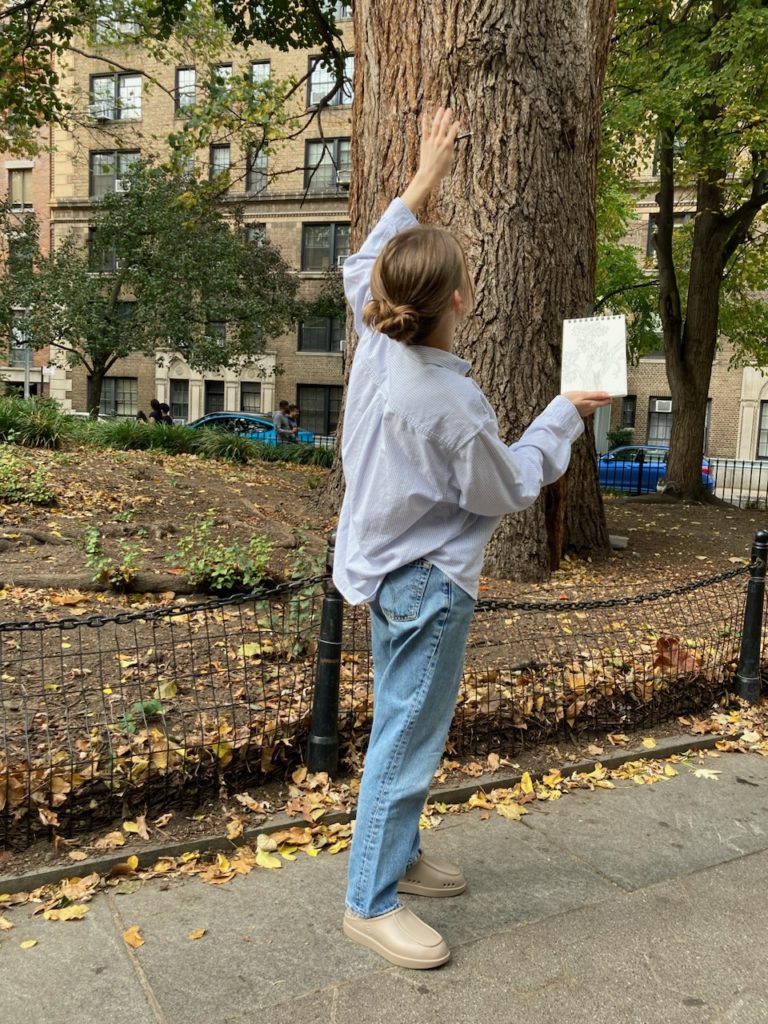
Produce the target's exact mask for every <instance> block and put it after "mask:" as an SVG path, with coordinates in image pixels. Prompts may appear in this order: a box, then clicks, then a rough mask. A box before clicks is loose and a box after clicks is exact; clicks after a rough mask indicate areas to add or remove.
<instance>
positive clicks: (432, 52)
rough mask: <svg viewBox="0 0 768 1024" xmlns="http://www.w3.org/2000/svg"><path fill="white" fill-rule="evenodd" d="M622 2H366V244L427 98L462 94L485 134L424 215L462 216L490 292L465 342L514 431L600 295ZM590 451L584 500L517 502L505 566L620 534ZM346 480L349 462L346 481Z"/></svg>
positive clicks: (356, 181) (585, 446) (357, 207)
mask: <svg viewBox="0 0 768 1024" xmlns="http://www.w3.org/2000/svg"><path fill="white" fill-rule="evenodd" d="M613 15H614V0H578V2H577V0H565V2H562V3H558V4H552V3H550V2H548V0H529V2H528V3H525V4H509V3H508V2H507V0H439V2H436V3H431V4H414V3H413V2H412V0H386V2H383V0H379V2H374V0H358V2H357V3H356V4H355V29H356V49H357V58H356V68H355V100H354V117H353V122H354V133H353V143H352V150H353V166H354V175H353V184H352V189H351V194H350V215H351V220H352V242H353V247H355V246H357V245H359V244H360V242H361V241H362V239H363V238H364V237H365V235H366V234H367V232H368V231H369V230H370V228H371V227H372V225H373V224H374V223H375V221H376V219H377V218H378V217H379V216H380V214H381V212H382V211H383V209H384V208H385V206H386V205H387V203H388V202H389V201H390V200H391V199H392V198H393V197H394V196H395V195H397V194H398V193H399V192H400V191H402V189H403V188H404V187H405V185H406V184H407V182H408V180H409V179H410V177H411V175H412V174H413V172H414V170H415V168H416V163H417V158H418V150H419V136H418V119H419V116H420V114H421V112H422V111H423V110H433V109H434V108H436V107H437V106H439V105H450V106H451V107H452V108H453V109H454V110H455V111H456V112H457V114H458V116H459V117H460V119H461V121H462V126H463V127H462V131H469V132H471V136H470V137H469V138H467V139H465V140H460V141H458V142H457V158H456V162H455V166H454V171H453V175H452V177H451V178H450V180H448V181H446V182H445V183H444V184H443V188H442V191H441V194H440V195H439V196H436V197H435V198H434V200H433V201H432V202H431V203H430V205H429V208H428V209H427V211H426V214H425V217H424V219H427V220H431V221H433V222H437V223H441V224H443V225H444V226H446V227H447V228H449V229H450V230H451V231H452V232H453V233H454V234H455V235H456V237H457V238H458V239H459V241H460V242H461V244H462V246H463V247H464V249H465V251H466V253H467V258H468V261H469V265H470V268H471V269H472V271H473V273H474V277H475V282H476V292H477V295H476V306H475V310H474V313H473V315H472V316H471V318H469V319H468V320H467V321H466V322H465V323H464V324H463V325H462V327H461V329H460V331H459V333H458V335H457V338H456V351H457V352H458V354H460V355H462V356H464V357H466V358H468V359H469V360H470V361H471V362H472V374H473V376H474V378H475V379H476V380H477V382H478V384H479V385H480V387H481V388H482V389H483V391H484V392H485V394H486V395H487V397H488V399H489V401H490V402H491V404H492V405H493V406H494V408H495V409H496V412H497V415H498V419H499V427H500V431H501V436H502V437H503V438H504V439H505V440H506V441H507V442H510V443H511V442H512V441H514V440H516V439H517V438H518V437H519V436H520V434H521V433H522V432H523V430H524V429H525V428H526V427H527V426H528V424H529V423H530V422H531V420H532V419H533V418H534V417H535V416H536V415H537V414H538V413H539V412H540V411H541V410H542V409H543V408H544V406H545V405H546V404H547V403H548V402H549V401H550V400H551V399H552V398H553V397H554V396H555V395H556V394H557V393H558V390H559V374H560V344H561V334H562V321H563V319H564V318H565V317H570V316H582V315H584V314H585V313H586V311H587V309H588V306H589V303H590V302H591V301H592V299H593V285H594V264H595V216H594V194H595V166H596V160H597V151H598V142H599V138H598V132H599V111H600V101H601V91H602V81H603V75H604V71H605V65H606V60H607V53H608V42H609V35H610V29H611V25H612V21H613ZM349 333H351V332H349ZM349 333H348V336H349ZM348 354H351V352H350V353H348ZM575 461H576V463H577V465H578V472H577V473H574V474H571V479H570V483H569V487H568V489H569V491H570V500H571V509H572V511H571V512H570V513H569V514H566V508H565V502H564V494H565V490H566V488H565V487H564V486H557V487H555V488H553V489H552V491H551V492H550V495H549V499H548V508H547V511H546V514H545V502H544V500H539V501H538V502H536V504H535V505H534V506H533V507H532V508H531V509H529V510H528V511H527V512H525V513H522V514H518V515H515V516H508V517H506V518H505V519H504V521H503V522H502V524H501V525H500V527H499V529H498V531H497V532H496V535H495V536H494V538H493V540H492V541H491V544H490V545H489V549H488V557H487V566H486V570H487V571H488V572H489V573H491V574H492V575H496V576H503V577H508V578H513V577H514V578H518V579H541V578H543V577H544V576H546V574H547V573H548V571H549V569H550V566H551V564H552V561H553V560H554V561H555V562H556V561H557V559H558V557H559V553H560V551H561V549H562V546H563V544H568V542H569V539H570V535H574V536H578V542H579V546H580V547H581V548H582V550H584V549H585V548H586V549H593V550H597V551H601V552H602V551H605V550H606V549H607V531H606V528H605V520H604V516H603V514H602V503H601V499H600V494H599V490H598V485H597V473H596V466H595V459H594V444H592V445H591V446H590V443H589V439H587V441H582V442H579V444H578V445H577V446H576V453H575ZM340 486H341V484H340V472H339V471H338V470H337V474H336V476H335V477H334V478H333V480H332V482H331V484H330V487H331V491H330V494H331V495H334V494H335V495H337V496H338V494H339V493H340ZM550 551H551V552H552V554H550Z"/></svg>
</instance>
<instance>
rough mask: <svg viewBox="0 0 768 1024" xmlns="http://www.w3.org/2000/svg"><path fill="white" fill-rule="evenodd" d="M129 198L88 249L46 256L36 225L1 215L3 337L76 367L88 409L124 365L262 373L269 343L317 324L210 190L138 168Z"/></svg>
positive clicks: (113, 202)
mask: <svg viewBox="0 0 768 1024" xmlns="http://www.w3.org/2000/svg"><path fill="white" fill-rule="evenodd" d="M126 187H127V191H125V192H123V193H113V194H110V195H108V196H107V197H106V198H105V199H104V200H103V201H102V202H101V203H100V204H99V205H98V207H97V208H96V210H95V215H94V219H93V222H92V226H91V228H90V231H89V238H88V244H87V245H86V244H85V239H84V238H83V236H82V234H81V235H77V234H74V233H73V234H71V235H70V236H68V237H67V238H66V239H65V240H64V241H63V242H62V244H61V245H59V246H58V247H56V249H55V250H54V251H53V252H52V253H51V254H50V255H49V256H43V255H41V253H40V251H39V248H38V245H37V224H36V221H35V219H34V217H33V216H29V217H26V218H23V219H21V220H20V219H19V218H18V215H16V214H12V213H11V212H10V211H9V210H8V209H7V208H6V209H4V210H3V211H2V218H1V223H0V227H1V228H2V231H3V233H4V238H5V239H6V244H7V245H8V251H7V252H6V253H5V254H0V334H2V335H4V336H5V339H6V342H11V341H13V340H14V339H19V338H23V339H25V341H26V342H27V343H29V344H30V345H32V346H33V347H35V348H42V347H45V346H50V348H51V350H52V353H53V355H54V360H55V358H56V356H55V354H56V353H59V358H60V359H61V360H62V361H64V362H66V363H67V364H68V365H70V366H76V365H81V366H83V367H84V368H85V370H86V371H87V373H88V374H89V376H90V378H91V381H92V398H91V402H92V406H93V408H95V409H98V406H99V400H100V392H101V383H102V381H103V379H104V376H105V375H106V374H107V373H108V372H109V370H110V368H111V367H112V366H113V365H114V363H115V361H116V360H117V359H119V358H121V357H123V356H127V355H129V354H131V353H143V354H146V355H149V356H153V357H154V356H155V355H156V354H157V352H158V350H160V351H163V350H164V351H165V352H169V351H172V352H178V353H179V354H181V355H182V356H183V357H184V358H185V359H186V360H187V362H188V363H189V364H190V365H191V366H193V367H194V368H195V369H198V370H205V369H216V368H219V367H222V366H225V367H236V366H239V365H242V364H244V363H256V364H258V363H259V360H260V355H261V353H262V352H263V349H264V343H265V341H266V340H267V339H269V338H271V337H274V336H276V335H278V334H281V333H283V332H284V331H285V330H286V328H287V327H288V326H289V325H290V324H291V323H292V322H294V321H296V320H298V319H302V318H304V317H305V316H307V315H313V313H314V309H313V308H312V306H311V305H309V304H305V303H301V302H299V301H298V300H297V299H296V290H297V279H296V275H295V274H292V273H291V272H290V269H289V268H288V266H287V264H286V263H285V262H284V260H283V259H282V257H281V256H280V254H279V253H278V252H277V250H276V249H274V248H273V247H272V246H270V245H269V244H268V243H267V242H266V241H264V240H263V238H261V237H258V238H255V239H252V238H249V237H248V235H247V233H246V231H245V230H244V227H243V225H242V224H241V223H240V221H239V219H238V217H237V215H236V214H235V218H234V222H231V221H230V222H228V221H227V220H225V219H224V217H223V215H222V213H221V211H220V209H219V207H218V203H217V200H218V192H217V190H216V187H215V183H213V184H210V183H208V182H205V183H201V182H198V181H196V180H195V179H193V178H189V177H184V176H180V175H178V174H173V173H172V172H170V171H169V170H168V169H163V168H151V167H145V166H136V167H134V168H133V169H132V170H131V171H130V173H129V175H128V176H127V178H126ZM3 256H4V258H2V257H3Z"/></svg>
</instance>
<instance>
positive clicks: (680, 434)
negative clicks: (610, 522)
mask: <svg viewBox="0 0 768 1024" xmlns="http://www.w3.org/2000/svg"><path fill="white" fill-rule="evenodd" d="M719 193H720V190H719V187H718V186H714V187H712V186H709V185H708V184H707V183H706V182H705V181H702V182H700V183H699V188H698V202H697V206H698V211H697V214H696V220H695V226H694V232H693V244H692V247H691V270H690V276H689V279H688V301H687V304H686V310H685V320H684V322H683V325H682V330H681V332H680V335H679V342H678V343H675V341H674V339H673V338H672V337H670V339H669V342H668V343H667V344H665V359H666V367H667V379H668V381H669V390H670V394H671V396H672V435H671V438H670V450H669V461H668V464H667V475H666V482H667V486H668V487H669V489H670V491H671V492H672V493H673V494H676V495H678V496H679V497H682V498H685V499H687V500H690V501H696V500H700V499H702V498H705V497H706V496H707V489H706V486H705V485H704V484H703V483H702V480H701V458H702V455H703V453H704V439H705V425H706V415H707V398H708V395H709V381H710V378H711V376H712V361H713V360H714V358H715V350H716V348H717V335H718V322H719V317H720V289H721V287H722V281H723V257H722V244H721V243H719V240H718V227H719V226H720V224H721V222H722V215H721V214H720V212H719V206H720V194H719ZM713 207H714V209H713Z"/></svg>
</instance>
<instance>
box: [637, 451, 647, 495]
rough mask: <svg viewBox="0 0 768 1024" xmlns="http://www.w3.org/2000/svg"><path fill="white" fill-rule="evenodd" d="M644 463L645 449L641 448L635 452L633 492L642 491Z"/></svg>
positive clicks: (640, 492) (638, 492)
mask: <svg viewBox="0 0 768 1024" xmlns="http://www.w3.org/2000/svg"><path fill="white" fill-rule="evenodd" d="M644 465H645V451H644V450H643V449H642V448H639V449H638V452H637V490H636V491H635V494H642V493H643V466H644Z"/></svg>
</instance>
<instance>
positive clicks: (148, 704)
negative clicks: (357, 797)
mask: <svg viewBox="0 0 768 1024" xmlns="http://www.w3.org/2000/svg"><path fill="white" fill-rule="evenodd" d="M753 567H754V565H753ZM749 575H750V566H747V565H743V566H739V567H738V568H735V569H733V570H729V571H728V572H723V573H719V574H717V575H714V576H709V577H707V578H697V579H696V580H694V581H693V582H691V583H689V584H685V585H681V586H678V587H673V588H666V589H658V590H656V591H654V592H652V593H645V594H634V595H628V594H627V593H623V594H615V595H613V596H607V597H604V598H603V599H601V600H588V601H549V602H531V601H528V602H520V601H517V602H516V601H496V600H494V601H490V600H483V601H480V602H479V604H478V608H477V612H476V616H475V620H474V624H473V628H472V632H471V635H470V640H469V645H468V649H467V657H466V664H465V670H464V675H463V679H462V684H461V691H460V695H459V699H458V703H457V709H456V715H455V718H454V722H453V726H452V729H451V733H450V738H449V746H448V752H449V754H462V755H475V756H478V755H482V754H485V753H487V752H489V751H491V750H494V751H497V752H499V753H500V754H503V755H507V756H509V755H514V754H515V752H516V751H519V750H520V748H521V747H523V746H527V745H530V744H533V743H535V742H537V741H539V740H541V739H554V738H556V737H558V736H569V737H574V736H578V735H590V734H597V733H603V734H604V733H606V732H614V733H622V732H628V731H630V730H632V729H644V728H648V727H649V726H651V725H654V724H657V723H659V722H661V721H663V720H666V719H669V718H670V717H673V716H675V715H678V714H681V713H683V712H690V711H695V710H701V709H704V708H706V707H708V706H709V705H711V703H712V702H713V701H714V700H716V699H717V698H719V697H721V696H722V695H723V694H724V693H726V692H727V690H728V689H729V688H732V686H733V680H734V677H735V674H736V670H737V664H738V658H739V647H740V637H741V633H742V629H743V622H744V604H745V592H746V583H747V577H748V576H749ZM750 586H752V583H750ZM324 590H325V591H326V594H325V595H324V593H323V591H324ZM324 600H325V603H326V613H325V618H324V620H323V627H322V631H321V617H322V616H321V612H322V606H323V602H324ZM329 601H331V602H333V601H336V602H337V605H336V609H337V610H336V611H335V612H334V611H333V609H332V610H331V612H332V613H331V614H330V617H329V616H328V607H329ZM761 621H762V607H761V609H760V623H758V632H759V626H760V624H761ZM753 632H754V630H753ZM758 643H759V637H758ZM318 645H320V656H318ZM329 666H330V675H329V676H326V677H324V676H323V672H324V671H326V669H328V668H329ZM372 681H373V669H372V664H371V655H370V638H369V630H368V615H367V610H366V609H365V608H364V607H357V608H351V607H347V606H344V605H343V604H342V602H341V601H340V599H339V597H338V594H336V593H335V591H334V590H333V587H332V585H331V584H330V582H329V581H328V579H327V577H323V576H319V577H314V578H312V579H308V580H298V581H293V582H291V583H288V584H285V585H282V586H279V587H276V588H274V589H272V590H269V591H263V592H259V593H255V594H251V595H247V596H242V595H240V596H236V597H231V598H224V599H219V600H215V601H210V602H205V603H200V604H186V605H185V604H176V605H174V606H171V607H167V608H155V609H149V610H142V611H135V612H123V613H120V614H117V615H113V616H94V617H91V618H78V617H69V618H64V619H55V620H52V619H36V620H32V621H24V622H4V623H0V846H2V845H5V846H8V847H12V848H19V847H23V846H25V845H26V844H28V843H29V842H30V841H32V840H33V839H34V838H35V837H37V836H39V835H42V834H47V833H50V832H51V831H52V830H53V831H56V832H58V833H60V834H67V833H73V832H75V831H77V830H79V829H82V828H85V827H88V828H92V827H96V826H98V825H100V824H102V823H106V822H111V821H113V820H114V818H115V817H116V816H118V815H126V814H127V813H131V812H135V811H136V810H137V809H139V808H140V809H141V810H147V811H149V812H150V813H153V812H155V811H157V812H159V811H160V810H161V809H167V808H169V807H172V806H173V807H192V806H194V805H195V804H196V803H197V802H199V800H200V798H201V796H203V795H204V794H210V793H214V792H216V791H218V788H219V787H220V786H221V785H222V784H224V785H226V786H228V787H235V786H238V787H239V786H243V785H245V784H252V783H255V782H259V781H262V780H264V779H265V778H266V777H268V776H270V775H275V774H278V775H284V774H285V772H286V770H287V768H288V767H289V766H293V765H294V764H295V763H296V761H297V760H299V759H300V758H302V757H303V755H304V752H305V751H306V749H307V745H308V741H309V751H310V765H311V766H312V761H313V760H314V762H315V764H314V766H313V770H318V767H319V765H318V763H317V762H318V759H322V757H323V756H324V754H323V751H324V750H326V746H324V745H326V744H330V747H332V746H333V744H334V743H336V744H337V745H338V746H340V749H341V759H342V763H345V762H346V763H347V764H349V763H359V759H360V755H361V754H362V752H363V750H364V748H365V743H366V740H367V736H368V733H369V730H370V724H371V715H372V685H373V683H372ZM328 694H330V699H331V704H330V711H329V705H328V704H327V695H328ZM316 695H317V696H321V697H322V699H321V701H320V704H321V706H320V707H319V708H318V707H317V704H318V701H317V700H315V702H314V703H315V705H316V706H315V713H316V716H315V721H314V725H313V724H312V711H313V698H314V697H315V696H316ZM334 701H335V703H334ZM323 714H324V715H325V719H323ZM318 723H320V724H318ZM335 725H336V726H337V727H338V735H337V736H336V737H335V738H334V736H333V733H334V726H335ZM326 734H329V735H328V736H326ZM310 737H312V740H311V739H310ZM313 741H314V748H313ZM330 747H329V748H328V749H330Z"/></svg>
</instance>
